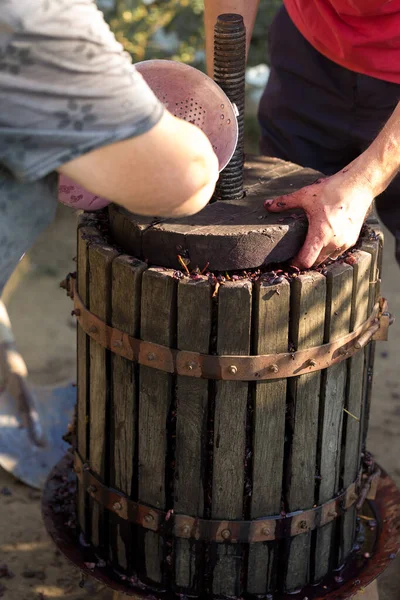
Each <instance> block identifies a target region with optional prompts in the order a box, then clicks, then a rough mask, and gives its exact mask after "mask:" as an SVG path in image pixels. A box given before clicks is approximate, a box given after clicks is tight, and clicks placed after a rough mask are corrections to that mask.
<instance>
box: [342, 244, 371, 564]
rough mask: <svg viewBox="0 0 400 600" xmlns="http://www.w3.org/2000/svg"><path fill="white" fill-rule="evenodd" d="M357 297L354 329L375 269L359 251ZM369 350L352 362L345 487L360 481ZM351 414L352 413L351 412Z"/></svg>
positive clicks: (347, 533) (347, 530)
mask: <svg viewBox="0 0 400 600" xmlns="http://www.w3.org/2000/svg"><path fill="white" fill-rule="evenodd" d="M353 257H354V259H355V261H356V262H355V264H354V265H353V296H352V302H351V323H350V330H351V331H354V329H356V328H357V327H359V325H361V323H363V321H365V320H366V318H367V315H368V301H369V274H370V268H371V255H370V254H368V253H367V252H362V251H357V252H355V253H354V254H353ZM366 352H367V350H364V351H362V352H359V353H358V354H356V355H355V356H353V357H352V358H350V359H349V360H348V361H347V363H348V384H347V394H346V406H345V408H346V409H347V411H348V413H346V412H345V414H344V415H343V418H344V460H343V487H345V488H346V487H348V486H349V485H350V484H351V483H352V482H353V481H355V480H356V478H357V475H358V471H359V468H360V452H361V441H362V440H361V418H362V411H363V403H364V395H363V380H364V362H365V353H366ZM349 413H350V414H349ZM355 513H356V511H355V509H354V508H350V509H349V510H348V511H347V513H346V514H345V515H344V517H343V518H342V519H341V527H342V531H341V535H342V544H341V546H340V548H339V557H338V566H339V565H341V564H342V563H343V561H344V560H345V559H346V557H347V556H348V554H349V552H350V551H351V548H352V546H353V543H354V533H355V524H356V523H355V518H356V514H355Z"/></svg>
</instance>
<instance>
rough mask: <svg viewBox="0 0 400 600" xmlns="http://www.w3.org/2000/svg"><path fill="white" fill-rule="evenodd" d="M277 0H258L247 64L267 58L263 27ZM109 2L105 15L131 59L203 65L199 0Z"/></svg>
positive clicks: (116, 0)
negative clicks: (171, 60) (257, 12)
mask: <svg viewBox="0 0 400 600" xmlns="http://www.w3.org/2000/svg"><path fill="white" fill-rule="evenodd" d="M280 4H281V0H261V6H260V11H259V15H258V18H257V22H256V27H255V30H254V36H253V40H252V46H251V50H250V55H249V64H250V65H257V64H259V63H261V62H266V61H267V49H266V48H267V44H266V40H267V31H268V27H269V24H270V22H271V20H272V18H273V15H274V14H275V12H276V10H277V8H278V7H279V5H280ZM99 5H101V0H99ZM111 6H112V8H111V9H110V10H108V11H105V13H106V18H107V20H108V22H109V24H110V26H111V29H112V30H113V31H114V33H115V35H116V37H117V39H118V40H119V41H120V42H121V43H122V44H123V46H124V48H125V49H126V50H127V51H128V52H129V53H130V54H131V55H132V58H133V60H134V62H137V61H140V60H147V59H151V58H172V59H173V60H179V61H183V62H187V63H191V64H193V65H195V66H196V67H198V68H204V31H203V11H204V6H203V0H154V1H151V0H147V1H146V0H144V1H143V0H114V2H113V4H112V5H111Z"/></svg>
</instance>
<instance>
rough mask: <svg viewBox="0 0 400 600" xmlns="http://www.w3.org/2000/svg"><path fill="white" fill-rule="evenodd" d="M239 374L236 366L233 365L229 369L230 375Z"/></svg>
mask: <svg viewBox="0 0 400 600" xmlns="http://www.w3.org/2000/svg"><path fill="white" fill-rule="evenodd" d="M237 372H238V369H237V367H236V366H235V365H231V366H230V367H229V373H232V375H236V373H237Z"/></svg>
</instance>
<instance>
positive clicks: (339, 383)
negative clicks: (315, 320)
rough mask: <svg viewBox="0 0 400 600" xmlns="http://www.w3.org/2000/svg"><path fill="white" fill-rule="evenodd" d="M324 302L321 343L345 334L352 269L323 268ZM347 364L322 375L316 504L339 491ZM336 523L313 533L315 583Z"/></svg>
mask: <svg viewBox="0 0 400 600" xmlns="http://www.w3.org/2000/svg"><path fill="white" fill-rule="evenodd" d="M326 280H327V302H326V312H325V339H324V342H325V343H328V342H333V341H335V340H337V339H340V338H341V337H343V336H345V335H347V334H348V333H349V331H350V325H351V322H350V321H351V298H352V293H353V270H352V268H351V267H350V266H349V265H347V264H333V265H331V266H329V267H328V268H327V269H326ZM346 383H347V364H346V362H341V363H339V364H337V365H332V366H331V367H330V368H329V369H326V370H325V371H323V372H322V382H321V399H320V411H319V440H318V448H319V451H318V455H319V456H318V463H319V464H318V467H319V469H318V470H319V476H320V477H321V480H320V484H319V486H317V494H316V498H315V503H316V504H318V505H320V504H324V503H325V502H328V501H329V500H331V499H332V498H334V496H335V495H336V494H337V493H338V492H339V489H340V474H341V473H340V461H341V442H342V424H343V414H344V408H345V397H346ZM336 550H337V549H336V521H333V522H332V523H329V524H327V525H325V526H324V527H322V528H318V529H317V530H316V532H315V560H314V574H313V575H314V581H316V582H318V581H320V580H321V579H322V578H323V577H324V576H325V575H326V574H327V573H328V572H329V571H330V570H331V569H332V568H334V567H335V564H336V563H335V558H336V556H335V553H336Z"/></svg>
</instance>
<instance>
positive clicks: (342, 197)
mask: <svg viewBox="0 0 400 600" xmlns="http://www.w3.org/2000/svg"><path fill="white" fill-rule="evenodd" d="M399 170H400V103H399V104H398V105H397V107H396V109H395V111H394V112H393V114H392V116H391V117H390V119H389V120H388V122H387V123H386V125H385V127H384V128H383V129H382V131H381V132H380V134H379V135H378V137H377V138H376V139H375V140H374V141H373V143H372V144H371V146H370V147H369V148H368V149H367V150H366V151H365V152H363V153H362V154H361V155H360V156H359V157H358V158H356V159H355V160H353V162H352V163H350V164H349V165H348V166H347V167H346V168H345V169H343V170H342V171H340V172H339V173H336V174H335V175H332V176H331V177H327V178H326V179H320V180H318V181H317V182H315V183H314V184H313V185H309V186H308V187H305V188H303V189H301V190H299V191H297V192H294V193H293V194H288V195H287V196H281V197H280V198H275V199H274V200H267V201H266V202H265V208H266V209H267V210H269V211H271V212H282V211H285V210H292V209H293V208H302V209H303V210H304V212H305V213H306V215H307V218H308V223H309V225H308V234H307V238H306V241H305V243H304V246H303V248H302V249H301V250H300V252H299V254H298V255H297V256H296V258H295V259H294V264H295V265H296V266H297V267H299V268H302V269H309V268H310V267H312V266H314V265H319V264H321V263H323V262H324V261H325V260H327V259H328V258H332V259H335V258H337V257H338V256H340V255H341V254H343V252H345V251H346V250H347V249H348V248H350V247H351V246H353V245H354V244H355V243H356V241H357V239H358V236H359V233H360V230H361V227H362V225H363V222H364V219H365V217H366V215H367V213H368V210H369V208H370V206H371V204H372V202H373V200H374V198H376V196H378V195H379V194H381V193H382V192H383V191H384V190H385V189H386V188H387V186H388V185H389V184H390V182H391V181H392V179H393V178H394V177H395V176H396V175H397V174H398V173H399Z"/></svg>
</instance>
